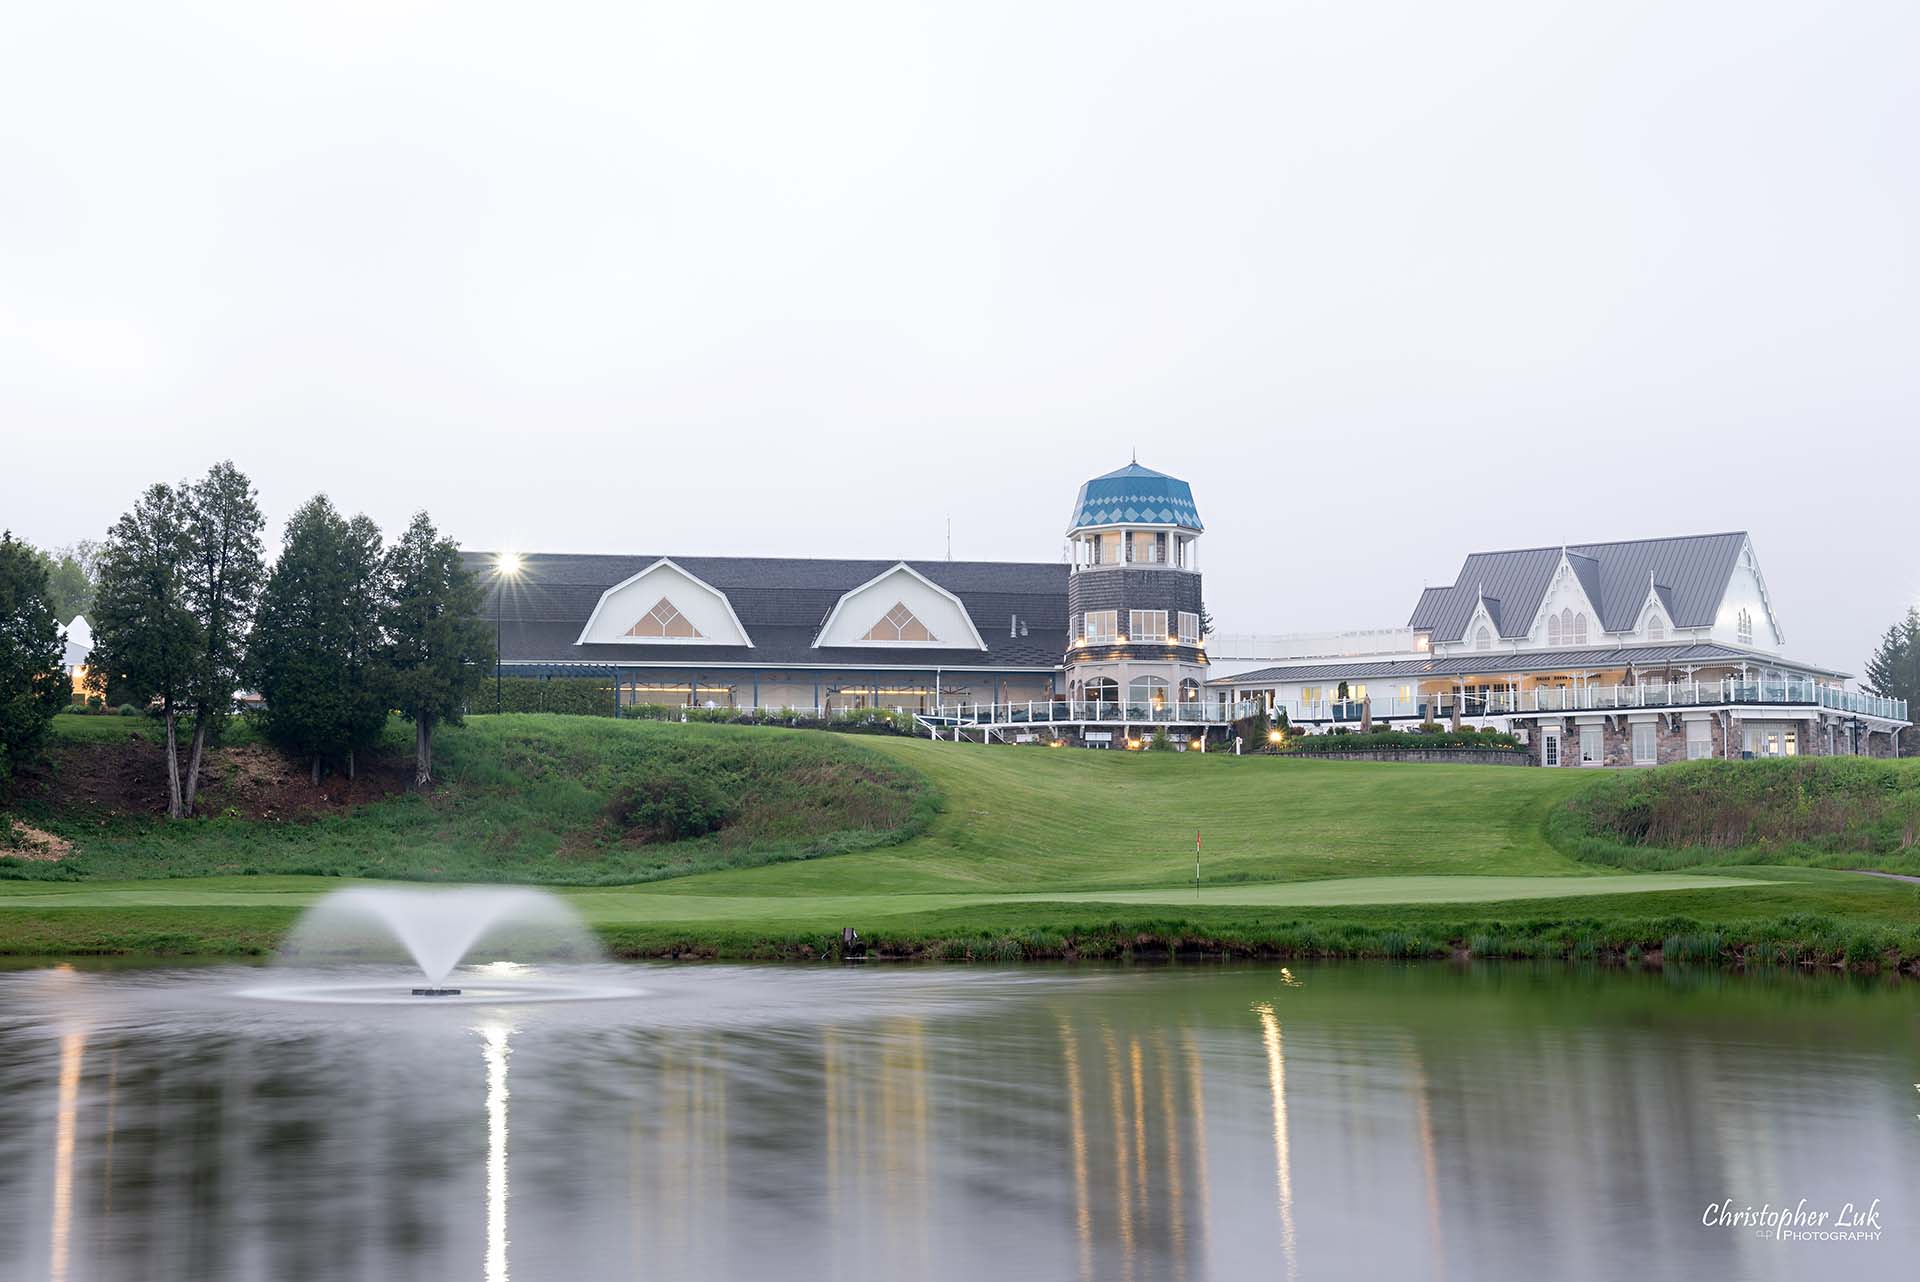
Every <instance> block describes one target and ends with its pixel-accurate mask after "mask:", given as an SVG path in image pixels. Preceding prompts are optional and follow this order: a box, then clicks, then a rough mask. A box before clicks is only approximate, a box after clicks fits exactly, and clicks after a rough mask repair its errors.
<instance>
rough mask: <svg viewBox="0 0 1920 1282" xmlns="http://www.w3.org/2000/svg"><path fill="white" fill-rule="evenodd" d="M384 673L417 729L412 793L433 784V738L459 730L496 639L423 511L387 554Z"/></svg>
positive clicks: (476, 596)
mask: <svg viewBox="0 0 1920 1282" xmlns="http://www.w3.org/2000/svg"><path fill="white" fill-rule="evenodd" d="M386 568H387V605H386V610H385V611H384V615H383V621H384V625H385V631H386V650H385V652H386V657H387V666H388V668H389V670H390V672H391V679H392V682H393V687H392V689H393V699H394V706H395V707H397V708H398V709H399V711H400V715H401V716H403V717H405V718H406V719H407V720H409V721H411V722H413V726H414V741H413V742H414V786H416V787H425V786H426V785H427V784H428V783H429V782H431V781H432V778H433V732H434V730H435V728H436V727H438V726H439V725H440V724H441V723H442V722H448V723H451V724H454V725H458V724H459V723H460V718H461V712H462V709H463V708H464V707H465V706H466V702H467V699H468V698H469V696H471V695H472V693H473V690H474V688H475V687H476V686H477V685H478V684H479V682H480V679H481V676H482V675H483V674H484V672H485V670H486V668H487V667H488V666H489V665H491V664H492V663H493V657H494V655H493V638H492V636H491V635H490V634H489V632H488V630H487V627H486V625H485V624H484V623H483V622H482V621H481V619H480V617H479V616H480V586H479V583H478V581H477V580H476V579H475V578H474V576H473V574H472V573H471V572H470V571H469V570H468V569H467V568H466V567H465V566H463V565H461V564H460V550H459V548H458V546H457V545H455V543H454V542H453V540H451V539H446V538H442V537H441V536H440V534H439V532H438V531H437V530H435V529H434V528H433V522H432V521H431V520H429V519H428V517H427V514H426V513H425V512H420V513H417V514H415V516H414V518H413V523H412V524H411V525H409V526H408V527H407V532H406V533H405V534H403V535H402V536H401V537H400V539H399V541H398V542H396V543H395V544H394V545H393V547H392V548H391V549H390V550H389V551H388V553H387V558H386Z"/></svg>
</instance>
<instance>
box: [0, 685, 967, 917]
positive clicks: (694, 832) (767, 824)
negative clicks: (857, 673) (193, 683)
mask: <svg viewBox="0 0 1920 1282" xmlns="http://www.w3.org/2000/svg"><path fill="white" fill-rule="evenodd" d="M120 720H121V719H120V718H117V717H80V716H62V717H59V718H56V730H57V734H58V736H59V738H60V740H61V741H62V742H60V743H58V744H57V745H56V750H55V763H54V771H53V774H52V777H51V778H50V779H49V780H48V781H47V783H46V786H44V787H42V788H40V789H37V790H31V789H30V790H27V791H26V795H25V796H23V797H22V798H21V800H20V802H19V804H18V805H17V807H16V814H17V817H18V818H19V819H21V820H22V821H24V822H25V823H28V824H31V825H33V826H34V827H35V828H37V829H39V830H41V831H43V832H46V833H50V834H53V835H55V836H57V837H59V838H62V839H64V840H66V841H67V842H69V843H71V847H72V849H71V852H70V853H69V854H67V855H66V857H64V858H62V859H59V860H57V861H53V860H10V859H0V876H4V877H12V878H20V879H31V880H59V881H76V880H78V881H84V882H89V883H92V882H99V881H103V880H113V879H124V878H142V877H201V876H219V875H226V874H240V875H245V876H252V875H261V874H271V873H293V874H304V875H308V876H317V877H380V878H405V879H413V880H429V881H461V882H468V881H510V882H530V883H539V884H574V885H583V884H630V883H634V882H644V881H650V880H655V879H658V878H662V877H675V876H682V875H685V874H687V873H694V872H706V871H712V870H717V869H723V868H741V867H750V866H754V865H758V864H766V863H773V862H777V861H780V860H788V859H807V858H812V857H814V856H817V855H822V854H837V853H840V852H844V851H848V850H859V849H863V848H867V847H872V846H876V845H883V844H886V843H889V842H896V841H900V840H903V839H904V838H906V837H908V836H911V835H912V834H913V833H916V832H918V831H920V830H921V829H923V828H925V827H926V825H927V823H928V821H929V820H930V819H931V818H932V816H933V810H934V805H935V795H934V792H933V789H932V787H931V786H930V785H929V784H928V782H927V780H926V779H925V778H924V777H923V776H921V775H920V774H918V773H917V772H915V771H913V770H910V769H905V768H902V767H901V766H899V765H898V764H896V763H894V762H892V761H890V760H888V759H887V758H885V757H881V756H878V755H875V754H874V753H871V752H869V751H867V750H866V749H865V748H864V747H863V746H862V744H861V742H860V741H856V740H853V739H850V738H848V737H845V736H841V735H825V734H809V733H806V732H803V731H792V730H765V731H758V732H755V733H752V734H741V733H738V732H733V731H728V730H726V729H722V728H719V727H712V726H669V725H659V724H642V723H627V722H614V721H610V720H600V719H590V718H561V717H535V716H504V717H484V718H475V719H473V720H472V721H471V722H470V723H469V724H468V725H467V726H465V727H461V728H455V729H449V730H447V731H445V732H443V734H442V735H441V736H440V737H439V739H438V740H437V742H436V749H435V758H434V767H435V772H436V775H437V779H438V782H437V785H436V786H435V787H434V788H433V789H431V790H430V791H428V792H425V793H413V792H407V791H404V781H405V779H406V762H407V761H408V760H409V757H408V753H409V751H410V749H409V744H410V742H411V732H410V731H409V729H408V728H407V727H405V726H402V725H399V724H398V723H396V724H395V725H394V726H393V727H391V728H390V730H389V734H388V742H387V743H386V744H384V745H383V746H382V748H383V750H382V751H381V752H380V753H378V754H375V759H374V761H373V762H371V763H369V769H368V770H367V771H366V772H364V775H363V778H361V779H358V780H353V781H349V780H346V779H344V778H341V777H339V776H329V777H327V778H325V779H323V780H322V781H321V783H320V785H318V787H315V786H314V785H312V784H311V783H310V782H309V781H308V778H307V776H306V774H305V773H304V772H303V771H300V770H299V769H298V768H297V766H293V765H292V764H291V763H288V762H285V761H284V760H281V759H279V758H278V756H277V754H273V753H271V752H270V751H269V750H268V749H266V748H264V747H262V746H261V745H259V744H257V743H256V742H254V741H252V739H251V736H250V735H249V734H247V733H246V732H245V731H244V730H242V731H240V732H239V733H237V734H235V735H234V736H232V738H233V739H234V741H235V742H233V743H232V744H231V745H230V746H229V747H228V748H226V749H224V750H223V751H222V753H220V754H219V755H218V756H217V757H216V758H215V760H214V762H213V765H212V767H211V768H212V771H213V778H212V779H211V780H210V782H209V783H208V785H207V786H206V788H205V790H204V792H203V794H202V799H201V805H200V811H201V813H202V814H203V815H205V816H207V817H205V818H201V819H196V820H193V821H191V822H186V823H169V822H167V821H166V820H165V819H164V818H162V817H159V816H158V815H156V814H154V813H152V812H153V809H154V807H153V804H152V802H151V800H150V799H149V798H150V796H151V793H150V792H149V791H148V790H146V789H137V790H134V791H132V792H131V793H130V792H129V790H128V788H127V787H126V783H127V781H128V779H129V778H131V779H134V780H139V779H141V778H144V777H145V776H148V775H152V776H154V777H153V779H152V780H151V781H150V783H151V784H153V785H157V784H158V782H159V778H160V772H161V771H163V770H164V766H163V765H162V764H160V763H161V762H162V761H163V760H164V758H162V757H161V756H160V749H159V748H158V747H157V746H156V745H154V744H153V743H151V742H150V734H149V732H148V731H147V730H146V729H145V728H144V727H145V723H136V725H137V726H139V727H141V728H139V729H129V728H127V727H126V726H125V724H124V723H121V724H120V725H119V726H117V727H116V726H115V723H117V722H120ZM102 726H105V727H107V729H105V730H102V729H101V728H100V727H102ZM130 736H131V737H130ZM103 754H104V755H105V756H106V765H107V767H108V769H107V770H106V771H105V772H104V773H106V774H107V776H108V777H107V778H104V779H102V778H100V777H99V776H100V775H101V774H102V773H103V771H102V770H101V769H100V765H101V759H102V757H103Z"/></svg>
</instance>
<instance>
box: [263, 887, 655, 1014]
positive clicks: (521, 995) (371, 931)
mask: <svg viewBox="0 0 1920 1282" xmlns="http://www.w3.org/2000/svg"><path fill="white" fill-rule="evenodd" d="M602 957H603V954H602V952H601V949H600V946H599V944H598V943H597V942H596V941H595V940H594V937H593V934H592V932H591V931H589V930H588V929H587V927H586V924H585V923H584V922H583V921H582V920H581V919H580V915H579V914H578V913H576V912H575V911H574V910H573V909H572V908H571V907H570V906H568V905H567V903H566V902H565V901H564V900H562V899H560V898H559V897H558V896H556V895H553V894H550V893H548V892H546V891H544V890H535V889H532V888H530V887H524V886H511V887H492V886H461V887H451V888H445V889H437V888H425V887H413V886H353V887H349V888H347V889H344V890H337V891H334V892H333V893H331V894H329V895H328V896H326V897H325V898H324V899H322V900H320V902H318V903H316V904H315V905H314V906H313V907H311V908H309V909H308V910H307V911H306V912H305V913H304V914H303V915H302V916H301V918H300V920H299V921H298V922H296V923H295V924H294V928H293V930H292V931H291V932H289V933H288V936H287V940H286V943H285V944H284V945H283V946H282V948H281V958H280V961H281V964H282V966H283V967H297V968H299V969H300V970H301V971H302V972H303V973H302V980H303V982H300V983H275V984H274V985H272V986H270V987H268V988H263V989H258V990H255V992H254V995H256V996H265V997H272V998H278V999H282V1000H304V1001H387V1000H393V999H395V998H397V997H399V996H400V993H401V987H400V984H401V982H404V983H405V984H406V989H405V994H406V997H409V998H410V997H433V998H440V999H454V998H465V999H469V1000H483V1001H497V1000H516V1001H525V1000H545V1001H550V1000H554V999H556V998H563V997H599V996H615V995H619V994H618V993H616V992H615V991H614V990H611V989H606V988H603V987H594V986H590V985H585V984H582V983H580V982H578V976H579V975H581V974H585V973H587V972H586V971H585V969H584V967H585V965H586V964H587V963H592V962H596V961H600V960H602ZM383 963H398V964H400V965H402V966H408V967H410V969H406V970H402V971H401V972H400V974H399V977H398V978H394V977H392V976H391V972H386V971H381V972H377V977H375V978H371V979H369V978H365V976H366V975H367V974H368V973H369V971H370V968H375V967H379V966H381V964H383ZM343 965H346V966H352V967H355V968H356V970H355V972H354V973H355V975H356V979H355V981H354V982H343V981H342V978H341V971H340V970H339V969H338V967H340V966H343ZM462 966H465V967H466V968H467V970H468V971H470V972H472V973H473V974H474V975H475V976H476V977H477V979H478V980H479V981H480V982H481V983H482V984H483V985H484V986H483V987H475V986H474V984H473V983H472V982H464V981H463V983H462V984H460V985H453V984H451V983H449V979H450V978H451V977H452V976H453V975H454V973H455V971H456V969H457V968H460V967H462ZM279 974H280V975H283V976H284V975H286V971H285V970H284V969H282V970H280V971H279ZM621 991H622V992H624V991H625V990H621Z"/></svg>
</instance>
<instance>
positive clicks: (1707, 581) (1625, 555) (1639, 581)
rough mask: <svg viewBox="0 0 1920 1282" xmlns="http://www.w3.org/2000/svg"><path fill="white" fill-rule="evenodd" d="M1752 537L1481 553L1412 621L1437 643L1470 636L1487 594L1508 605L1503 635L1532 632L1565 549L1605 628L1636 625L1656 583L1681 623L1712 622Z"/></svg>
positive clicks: (1433, 591) (1418, 607)
mask: <svg viewBox="0 0 1920 1282" xmlns="http://www.w3.org/2000/svg"><path fill="white" fill-rule="evenodd" d="M1746 543H1747V535H1746V533H1745V532H1744V531H1731V532H1728V533H1724V534H1694V535H1683V536H1679V537H1675V538H1660V539H1635V540H1630V541H1626V542H1620V543H1579V544H1568V545H1567V546H1566V547H1565V548H1558V547H1541V548H1517V549H1514V550H1511V551H1505V552H1475V553H1472V554H1471V555H1469V556H1468V557H1467V559H1466V561H1465V563H1464V564H1462V565H1461V567H1460V573H1459V576H1458V577H1457V578H1455V580H1454V581H1453V583H1452V584H1451V585H1450V586H1447V587H1440V588H1428V589H1426V590H1425V591H1423V592H1422V593H1421V594H1420V600H1419V601H1418V602H1417V603H1416V604H1415V606H1414V609H1413V615H1412V617H1411V618H1410V619H1409V620H1408V626H1409V627H1413V628H1418V629H1420V630H1422V631H1426V632H1430V633H1432V635H1433V639H1434V640H1436V641H1458V640H1460V639H1461V638H1462V637H1464V636H1465V635H1466V629H1467V623H1468V621H1469V620H1470V619H1471V618H1472V617H1473V610H1474V606H1475V605H1476V604H1477V603H1478V601H1479V600H1480V597H1481V596H1482V595H1483V594H1484V595H1485V596H1487V597H1489V598H1492V599H1496V600H1499V601H1501V602H1502V603H1503V605H1504V608H1503V613H1502V620H1503V626H1502V628H1501V635H1502V636H1525V635H1526V634H1527V633H1528V632H1529V631H1531V630H1532V627H1533V619H1534V616H1535V614H1537V613H1538V612H1539V609H1540V602H1541V601H1542V600H1543V599H1544V598H1545V596H1546V594H1547V589H1548V588H1549V587H1550V586H1551V585H1552V582H1553V574H1554V571H1555V570H1556V569H1558V568H1559V565H1560V555H1561V553H1562V552H1565V553H1566V555H1567V560H1568V563H1569V564H1570V565H1571V566H1572V567H1573V571H1574V573H1575V575H1577V576H1578V577H1579V580H1580V585H1581V587H1582V589H1584V590H1585V592H1586V594H1587V599H1588V600H1589V601H1591V602H1592V603H1593V608H1594V611H1595V613H1596V614H1597V615H1598V616H1599V626H1600V629H1601V631H1603V632H1627V631H1631V630H1632V629H1633V627H1634V625H1635V624H1636V623H1637V621H1638V619H1639V614H1640V608H1641V606H1643V605H1644V604H1645V603H1646V599H1647V585H1648V583H1649V582H1650V581H1651V582H1652V583H1653V585H1654V586H1655V588H1656V589H1664V591H1662V592H1661V595H1660V599H1661V603H1662V605H1664V606H1665V607H1666V608H1667V612H1668V614H1669V615H1670V616H1671V617H1672V620H1673V625H1674V626H1675V627H1677V628H1702V627H1708V626H1711V625H1712V623H1713V621H1714V617H1715V615H1716V614H1717V613H1718V612H1719V608H1720V601H1721V598H1722V597H1724V596H1725V595H1726V589H1727V580H1728V578H1729V577H1730V576H1731V575H1732V573H1733V568H1734V565H1735V563H1736V562H1737V561H1738V560H1739V556H1740V549H1741V548H1743V547H1744V546H1746Z"/></svg>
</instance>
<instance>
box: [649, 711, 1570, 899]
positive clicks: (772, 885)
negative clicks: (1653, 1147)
mask: <svg viewBox="0 0 1920 1282" xmlns="http://www.w3.org/2000/svg"><path fill="white" fill-rule="evenodd" d="M866 742H867V743H868V744H869V745H870V746H871V747H872V748H873V749H874V750H876V751H878V752H882V753H885V754H886V755H888V756H890V757H893V758H895V759H897V760H899V761H901V762H903V763H905V764H907V765H910V766H913V767H914V768H916V769H919V770H921V771H923V772H924V773H926V774H927V775H928V776H929V777H930V778H932V779H933V780H934V782H935V784H936V785H937V786H938V787H939V789H940V792H941V795H942V798H943V802H944V810H943V812H942V813H941V815H940V816H939V818H938V819H936V820H935V821H934V823H933V825H932V827H931V828H930V829H929V831H928V832H927V833H925V834H924V835H922V836H921V837H919V838H916V839H915V840H913V841H910V842H907V843H905V844H903V845H899V846H894V847H890V848H887V849H883V850H874V851H866V852H862V853H860V854H855V855H842V856H839V857H836V858H833V859H824V860H814V861H811V862H808V863H802V864H780V865H773V866H768V867H764V868H757V869H743V870H741V871H738V872H727V873H718V874H711V875H705V876H699V877H686V878H681V879H678V880H676V881H673V882H671V883H663V884H661V885H659V886H657V887H655V888H654V889H655V890H657V891H658V892H660V893H663V894H689V895H712V894H721V895H768V894H772V895H783V896H785V895H809V894H817V895H844V894H849V893H851V894H860V895H867V894H875V893H898V892H902V891H918V892H926V891H947V892H955V891H969V890H972V891H995V892H1008V891H1036V890H1048V891H1073V890H1079V891H1091V890H1125V889H1138V888H1148V887H1159V886H1191V885H1192V883H1193V856H1194V838H1195V836H1196V834H1198V835H1199V837H1200V842H1201V852H1200V864H1201V880H1202V882H1203V883H1207V884H1213V885H1219V884H1221V883H1226V882H1245V881H1298V880H1306V879H1317V878H1324V877H1372V876H1408V875H1414V874H1440V875H1458V874H1468V873H1474V874H1494V875H1504V876H1512V875H1560V876H1574V877H1580V876H1594V875H1599V874H1597V870H1596V869H1594V868H1593V867H1592V866H1591V865H1588V864H1583V863H1579V862H1577V861H1575V860H1573V859H1571V858H1568V857H1567V856H1566V855H1563V854H1561V853H1560V852H1558V851H1556V850H1555V849H1553V847H1552V846H1551V845H1549V844H1548V842H1547V840H1546V837H1545V835H1544V825H1545V820H1546V813H1547V808H1548V807H1549V806H1550V805H1552V804H1553V803H1554V802H1555V801H1556V800H1558V799H1561V798H1563V797H1565V796H1567V795H1568V794H1569V793H1570V792H1572V791H1573V790H1574V789H1576V788H1578V787H1579V786H1581V784H1582V783H1583V782H1587V781H1585V780H1582V779H1581V778H1579V777H1578V774H1577V772H1574V771H1548V770H1530V769H1524V768H1519V767H1497V766H1450V765H1401V764H1394V763H1380V762H1360V761H1309V760H1301V759H1292V758H1273V757H1238V758H1236V757H1233V756H1231V755H1228V754H1222V753H1215V754H1212V755H1209V756H1204V757H1202V756H1198V755H1192V756H1189V755H1185V754H1177V753H1109V752H1090V751H1083V750H1079V749H1048V748H1026V747H1022V748H1009V747H992V748H988V747H981V746H979V745H969V744H954V743H932V742H928V741H926V740H915V739H872V740H867V741H866Z"/></svg>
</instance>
